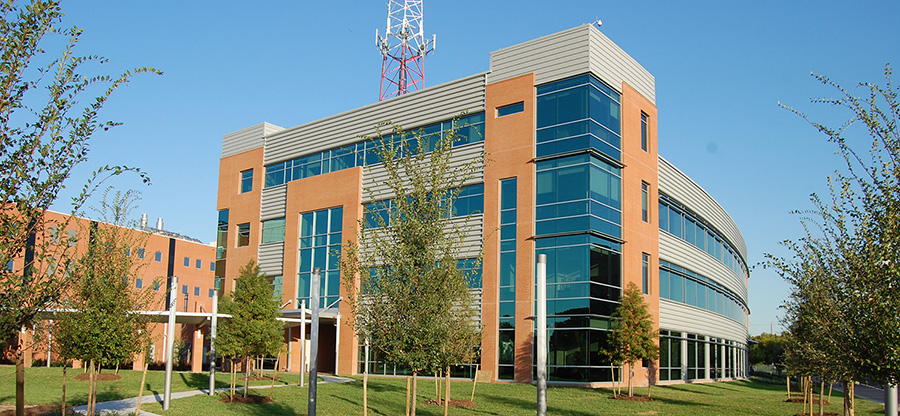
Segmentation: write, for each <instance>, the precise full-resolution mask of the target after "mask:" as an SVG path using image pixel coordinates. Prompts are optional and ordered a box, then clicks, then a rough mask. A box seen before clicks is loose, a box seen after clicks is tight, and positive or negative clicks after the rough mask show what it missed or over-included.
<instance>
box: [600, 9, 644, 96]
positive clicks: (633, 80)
mask: <svg viewBox="0 0 900 416" xmlns="http://www.w3.org/2000/svg"><path fill="white" fill-rule="evenodd" d="M589 27H590V28H591V29H593V30H590V31H589V32H590V37H591V71H592V72H594V73H595V74H597V75H599V76H600V79H602V80H604V81H606V82H607V83H609V84H612V85H613V86H615V88H616V89H620V88H621V85H622V82H626V83H628V85H630V86H631V87H632V88H634V89H635V90H637V92H639V93H641V95H643V96H644V98H646V99H647V100H648V101H650V102H651V103H653V104H654V105H656V79H655V78H654V77H653V75H651V74H650V72H648V71H647V70H646V69H644V67H643V66H641V64H639V63H638V62H637V61H636V60H634V58H632V57H631V56H630V55H628V53H626V52H625V51H624V50H623V49H622V48H620V47H619V46H618V45H616V44H615V43H613V41H612V40H610V39H609V38H608V37H606V35H604V34H603V33H601V32H600V30H597V29H596V28H595V27H594V26H593V25H589Z"/></svg>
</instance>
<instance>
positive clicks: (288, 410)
mask: <svg viewBox="0 0 900 416" xmlns="http://www.w3.org/2000/svg"><path fill="white" fill-rule="evenodd" d="M405 388H406V381H405V380H404V379H396V378H382V377H372V378H370V379H369V414H370V415H390V416H394V415H402V414H403V413H404V410H405V409H404V402H405V399H406V390H405ZM452 389H453V392H454V393H453V394H452V395H451V396H452V397H455V398H457V399H469V397H470V394H471V392H472V383H471V382H463V381H460V382H453V383H452ZM434 390H435V389H434V381H432V380H420V381H419V402H418V403H419V404H418V414H419V415H441V414H443V409H442V408H439V407H438V406H434V405H425V404H423V402H424V401H425V400H427V399H429V398H432V397H434ZM318 392H319V393H318V408H317V409H318V411H317V414H319V415H322V416H329V415H334V416H338V415H340V416H343V415H359V414H362V382H361V381H356V382H353V383H348V384H320V385H319V390H318ZM268 393H269V392H268V390H261V391H258V392H257V394H261V395H267V394H268ZM637 393H638V394H641V395H646V394H647V389H646V388H638V389H637ZM307 394H308V391H307V388H306V387H303V388H300V387H296V386H291V387H282V388H278V389H275V401H274V403H270V404H263V405H245V404H230V403H220V402H219V401H218V399H220V398H221V396H219V397H209V396H195V397H190V398H186V399H179V400H177V401H173V402H172V408H171V409H170V410H169V411H168V412H163V411H162V407H161V406H160V405H159V404H157V403H152V404H150V405H148V406H146V407H143V410H147V411H149V412H153V413H158V414H164V415H193V414H215V415H217V416H226V415H248V414H249V415H297V414H300V415H305V414H306V409H307ZM651 394H652V396H653V399H654V400H653V401H652V402H646V403H640V402H628V401H622V400H611V399H609V398H608V397H609V396H610V390H607V389H583V388H573V387H550V388H548V392H547V403H548V409H547V410H548V411H547V413H548V414H552V415H571V416H587V415H684V416H703V415H773V416H774V415H779V416H787V415H793V414H796V413H799V412H800V411H801V408H802V404H795V403H786V402H785V399H786V397H785V393H784V388H783V386H778V385H770V384H764V383H760V382H755V381H735V382H727V383H725V382H722V383H704V384H685V385H674V386H667V387H654V388H653V390H652V391H651ZM535 400H536V389H535V387H534V386H532V385H527V384H479V385H478V387H477V390H476V392H475V403H476V407H475V408H472V409H451V410H450V414H453V415H533V414H534V412H535ZM831 401H832V403H833V404H832V405H830V406H826V412H837V413H840V411H841V396H840V393H839V392H835V394H834V395H833V396H832V400H831ZM816 409H818V408H816ZM856 414H857V415H861V416H869V415H871V416H875V415H881V414H883V406H881V405H878V404H875V403H872V402H869V401H866V400H862V399H860V400H857V411H856Z"/></svg>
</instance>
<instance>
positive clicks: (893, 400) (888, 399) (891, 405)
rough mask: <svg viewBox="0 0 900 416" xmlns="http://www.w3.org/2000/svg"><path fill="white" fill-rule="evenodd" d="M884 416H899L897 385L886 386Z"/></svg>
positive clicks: (889, 383) (888, 384)
mask: <svg viewBox="0 0 900 416" xmlns="http://www.w3.org/2000/svg"><path fill="white" fill-rule="evenodd" d="M884 416H897V383H892V382H888V383H887V384H886V385H885V386H884Z"/></svg>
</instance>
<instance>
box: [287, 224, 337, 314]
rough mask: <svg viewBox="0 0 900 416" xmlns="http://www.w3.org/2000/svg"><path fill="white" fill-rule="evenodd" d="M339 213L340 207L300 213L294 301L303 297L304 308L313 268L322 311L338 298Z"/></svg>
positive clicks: (307, 298) (308, 297) (307, 299)
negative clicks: (298, 259)
mask: <svg viewBox="0 0 900 416" xmlns="http://www.w3.org/2000/svg"><path fill="white" fill-rule="evenodd" d="M343 212H344V210H343V208H342V207H336V208H330V209H323V210H319V211H313V212H305V213H302V214H300V256H299V257H300V261H299V264H300V266H299V274H298V277H299V283H298V286H297V292H298V293H297V298H306V301H307V305H309V302H310V288H311V286H310V285H311V282H312V271H313V269H314V268H316V267H318V268H319V269H320V270H321V275H320V278H321V281H320V282H319V295H320V298H319V307H321V308H324V307H325V306H327V305H329V304H331V303H332V302H334V301H336V300H338V298H339V297H340V289H341V282H340V280H341V279H340V275H341V270H340V266H341V264H340V253H341V235H342V230H343V218H344V214H343ZM297 300H298V301H299V300H300V299H297Z"/></svg>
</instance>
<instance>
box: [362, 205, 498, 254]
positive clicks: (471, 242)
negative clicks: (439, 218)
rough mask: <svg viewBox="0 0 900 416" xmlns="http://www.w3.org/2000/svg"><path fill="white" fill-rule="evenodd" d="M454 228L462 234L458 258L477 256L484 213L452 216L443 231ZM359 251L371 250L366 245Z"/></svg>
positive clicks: (366, 251) (375, 231)
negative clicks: (464, 216) (458, 216)
mask: <svg viewBox="0 0 900 416" xmlns="http://www.w3.org/2000/svg"><path fill="white" fill-rule="evenodd" d="M454 229H456V230H459V232H461V233H462V234H463V238H462V244H461V245H460V249H459V253H457V256H458V258H460V259H470V258H475V257H478V254H479V253H481V244H482V230H483V229H484V215H483V214H473V215H472V216H470V217H469V218H468V219H467V218H454V219H452V220H450V221H448V223H447V225H446V226H445V227H444V232H445V233H446V232H448V231H451V230H454ZM365 232H366V233H367V234H368V233H383V232H384V229H383V228H377V229H368V230H366V231H365ZM381 235H383V234H381ZM360 251H361V252H362V253H363V254H371V252H370V251H368V250H367V249H366V246H362V247H360Z"/></svg>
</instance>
